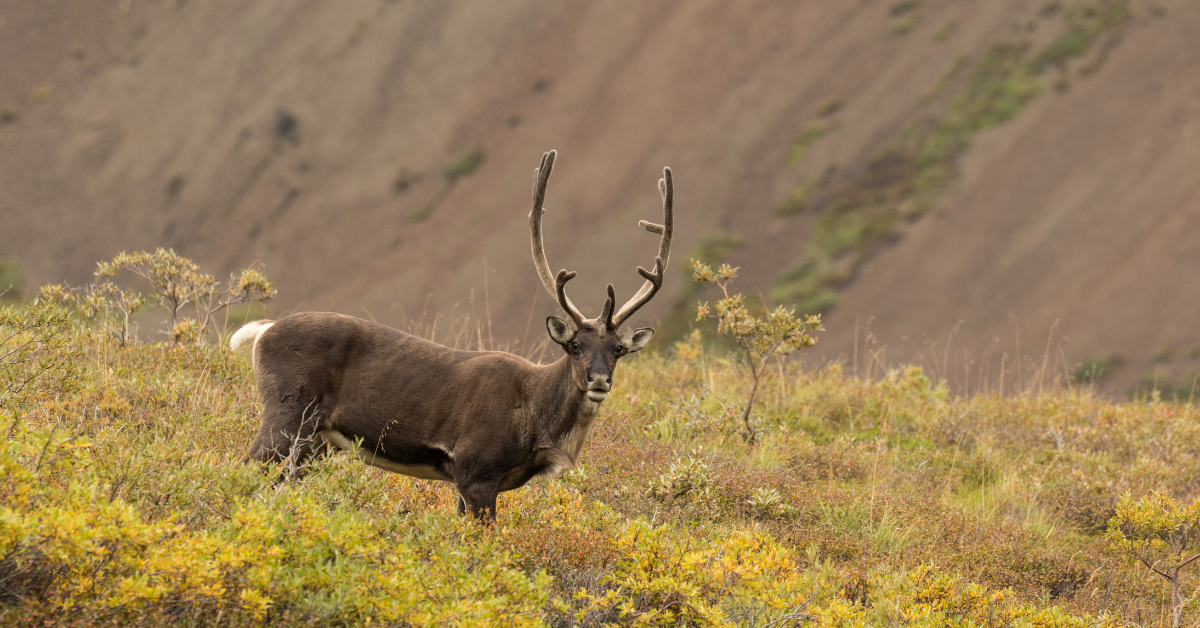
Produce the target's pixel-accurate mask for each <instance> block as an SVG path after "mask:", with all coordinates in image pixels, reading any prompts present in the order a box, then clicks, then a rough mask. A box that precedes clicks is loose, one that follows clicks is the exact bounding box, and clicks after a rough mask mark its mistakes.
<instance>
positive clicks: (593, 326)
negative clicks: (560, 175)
mask: <svg viewBox="0 0 1200 628" xmlns="http://www.w3.org/2000/svg"><path fill="white" fill-rule="evenodd" d="M556 154H557V153H556V152H555V151H550V152H548V153H545V154H544V155H542V164H541V165H540V166H538V168H537V169H536V170H534V174H533V210H532V211H530V212H529V234H530V239H531V240H532V243H531V244H532V248H533V264H534V267H536V268H537V272H538V277H540V278H541V280H542V286H544V287H545V288H546V292H548V293H550V297H551V298H553V299H554V300H556V301H557V302H558V305H559V307H561V308H562V309H563V311H564V312H566V313H567V316H569V317H570V318H571V323H567V321H564V320H562V319H561V318H558V317H556V316H550V317H547V318H546V329H547V331H549V332H550V338H551V339H552V340H553V341H554V342H556V343H558V344H559V346H561V347H562V348H563V351H565V352H566V353H567V356H568V359H569V360H570V362H571V379H572V381H573V382H574V383H575V386H576V387H577V388H578V389H579V391H580V392H581V393H583V394H586V395H587V398H588V399H589V400H591V401H594V402H597V403H599V402H601V401H604V398H605V397H606V396H608V391H609V390H611V389H612V382H613V369H614V368H616V365H617V360H618V359H620V358H621V357H622V356H624V355H627V354H630V353H634V352H636V351H640V350H641V349H642V348H643V347H645V346H646V344H647V343H648V342H650V338H652V337H653V336H654V329H653V328H650V327H640V328H638V329H634V330H631V331H626V332H624V333H621V332H620V331H619V328H620V327H621V324H622V323H624V322H625V321H626V320H627V319H628V318H629V317H630V316H632V315H633V313H634V312H636V311H638V309H639V308H641V307H642V306H643V305H645V304H646V303H647V302H649V301H650V299H652V298H654V295H655V293H657V292H658V290H659V288H662V281H663V271H664V270H666V267H667V259H668V258H669V257H670V255H671V229H672V220H671V206H672V202H673V200H674V199H673V194H674V192H673V188H672V185H671V169H670V168H663V178H661V179H659V180H658V191H659V193H660V194H661V195H662V199H663V223H662V224H661V225H659V224H655V223H651V222H647V221H645V220H642V221H640V222H639V223H638V225H639V226H641V227H642V228H644V229H645V230H646V231H649V232H651V233H657V234H659V235H660V236H662V237H661V238H660V240H659V244H658V257H657V258H655V260H654V271H653V272H651V271H648V270H646V269H645V268H642V267H641V266H638V268H637V272H638V274H639V275H641V276H642V277H644V278H645V279H646V283H644V284H642V287H641V288H640V289H639V290H638V291H637V293H636V294H634V295H633V297H631V298H630V299H629V301H627V302H626V303H625V305H622V306H621V308H620V309H618V310H616V311H614V310H613V306H614V305H615V304H616V302H617V297H616V292H615V291H614V290H613V285H612V284H611V283H610V284H608V298H607V299H606V300H605V302H604V309H603V311H602V312H601V313H600V316H598V317H596V318H592V319H588V318H584V316H583V314H581V313H580V312H579V308H576V307H575V304H574V303H572V302H571V299H570V297H568V296H567V293H566V285H567V282H568V281H570V280H572V279H574V278H575V275H576V273H575V272H574V271H568V270H566V269H563V270H560V271H558V274H557V275H551V274H550V264H549V263H548V262H547V261H546V249H545V247H544V246H543V245H542V215H543V214H545V213H546V209H545V207H543V203H544V202H545V199H546V183H547V182H548V181H549V180H550V171H551V170H552V169H553V168H554V157H555V155H556Z"/></svg>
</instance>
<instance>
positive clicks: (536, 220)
mask: <svg viewBox="0 0 1200 628" xmlns="http://www.w3.org/2000/svg"><path fill="white" fill-rule="evenodd" d="M557 154H558V151H553V150H552V151H550V152H548V153H545V154H543V155H542V165H540V166H538V168H537V170H534V171H533V210H532V211H530V212H529V239H530V240H531V241H532V246H533V266H534V267H535V268H537V273H538V277H540V278H541V279H542V286H543V287H544V288H546V292H549V293H550V298H552V299H555V300H556V301H558V305H559V306H560V307H562V309H563V311H564V312H566V313H567V315H568V316H570V317H571V320H573V321H575V327H576V329H578V328H579V327H581V326H582V324H583V320H584V318H583V314H581V313H580V312H579V308H576V307H575V304H574V303H571V299H569V298H567V293H566V292H565V291H564V290H563V286H564V284H566V283H567V282H568V281H570V280H571V279H573V278H574V277H575V273H573V272H567V271H566V270H561V271H559V272H558V276H557V277H555V276H554V275H551V274H550V264H549V263H548V262H547V261H546V249H545V247H544V246H542V214H544V213H546V210H545V209H544V208H543V207H542V203H544V202H545V201H546V183H547V182H548V181H550V171H551V170H553V169H554V157H555V155H557Z"/></svg>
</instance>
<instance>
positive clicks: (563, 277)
mask: <svg viewBox="0 0 1200 628" xmlns="http://www.w3.org/2000/svg"><path fill="white" fill-rule="evenodd" d="M574 278H575V271H568V270H567V269H565V268H564V269H562V270H560V271H558V276H557V277H555V278H554V296H555V297H556V298H557V299H558V304H559V305H560V306H562V309H563V310H564V311H566V313H567V315H569V316H570V317H571V320H573V321H575V329H582V328H583V326H584V325H583V323H584V318H583V314H580V313H579V310H577V309H575V306H574V305H571V300H570V299H568V298H567V282H568V281H571V280H572V279H574Z"/></svg>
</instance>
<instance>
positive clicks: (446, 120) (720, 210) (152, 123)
mask: <svg viewBox="0 0 1200 628" xmlns="http://www.w3.org/2000/svg"><path fill="white" fill-rule="evenodd" d="M1051 4H1058V3H1051ZM1066 4H1067V5H1068V7H1069V6H1071V3H1066ZM1047 7H1048V5H1047V3H1046V2H1044V1H1042V0H1035V1H1013V2H1005V3H997V2H987V3H980V2H969V3H968V2H962V1H961V0H940V1H938V0H928V1H925V2H921V3H897V2H871V1H867V2H853V3H850V2H839V3H830V2H817V1H809V2H799V3H797V2H791V1H781V0H756V1H750V2H738V3H730V2H690V3H667V2H641V3H628V2H559V3H553V4H552V5H546V4H545V3H534V2H509V3H491V2H462V3H434V2H401V1H394V0H347V1H345V2H336V3H335V2H281V1H278V0H265V1H262V2H255V3H246V2H234V1H230V0H212V1H210V2H185V1H184V0H176V1H174V2H166V3H164V2H156V3H149V2H143V1H139V0H122V1H121V2H110V3H103V4H101V3H94V2H82V1H79V0H16V1H14V2H9V3H6V4H5V5H4V7H3V8H0V60H2V61H0V108H10V107H11V108H15V110H16V111H17V112H18V115H17V116H16V118H15V119H5V120H0V132H2V133H3V134H4V135H3V140H2V143H0V214H2V216H3V227H2V228H0V255H4V256H10V257H15V258H17V259H19V260H20V262H21V264H22V265H23V268H24V269H25V272H26V273H27V275H28V277H29V282H30V283H31V284H33V285H37V284H40V283H45V282H49V281H58V280H64V279H65V280H69V281H73V282H81V281H84V280H86V279H87V277H88V273H89V272H90V270H91V268H92V267H93V266H92V265H93V262H94V261H96V260H99V259H103V258H106V257H110V256H111V255H113V254H114V253H116V252H117V251H119V250H130V249H141V248H153V247H157V246H166V247H174V248H175V249H176V250H178V251H180V252H181V253H183V254H185V255H188V256H190V257H193V258H195V259H196V260H197V261H199V262H200V263H201V265H202V266H203V267H204V268H205V269H208V270H210V271H214V272H217V273H223V272H227V271H230V270H233V269H236V268H240V267H243V266H245V265H247V264H250V263H254V262H261V263H262V264H263V265H264V266H265V269H266V271H267V273H268V275H269V276H270V277H272V278H273V279H275V280H276V283H277V286H278V287H279V288H280V299H279V301H278V303H277V305H276V306H275V309H276V310H277V311H278V312H283V311H289V310H293V309H336V310H339V311H344V312H348V313H356V314H360V315H370V316H373V317H375V318H377V319H379V320H381V321H384V322H393V323H395V322H399V321H400V320H401V319H402V317H403V316H405V315H408V316H410V317H411V316H413V315H414V313H415V312H417V311H419V310H421V309H422V307H423V306H424V305H425V304H426V303H428V307H429V308H430V310H431V311H437V312H443V313H450V312H452V311H459V312H462V311H466V310H468V309H469V308H470V307H471V301H472V299H474V301H475V307H476V308H477V309H479V308H482V307H483V306H484V305H485V302H486V305H487V306H488V309H489V311H490V312H491V319H492V322H493V324H494V332H493V333H494V334H495V335H496V336H498V337H501V338H509V337H520V336H522V335H523V334H524V333H525V329H526V325H527V323H528V321H529V320H530V317H531V316H532V317H533V319H534V320H535V321H537V320H540V319H541V318H542V317H543V316H545V315H546V314H550V313H554V312H555V309H556V308H555V307H553V306H552V304H550V303H549V301H548V299H546V297H545V295H544V293H543V292H542V290H541V288H540V286H539V285H538V282H537V279H536V275H535V274H534V272H533V268H532V264H531V262H530V259H529V249H528V233H527V222H526V215H527V212H528V206H529V189H530V182H531V174H532V170H533V167H534V166H535V165H536V164H537V161H538V159H539V158H540V155H541V153H542V151H543V150H547V149H549V148H557V149H558V150H559V152H560V159H559V163H558V166H557V168H556V170H555V175H554V178H553V180H552V181H551V184H550V192H549V195H548V200H547V207H548V213H547V216H546V230H547V236H546V237H547V247H548V252H549V257H550V261H551V264H552V265H553V266H554V267H555V268H558V267H567V268H571V269H573V270H577V271H579V275H580V276H579V278H578V279H576V280H575V281H574V282H572V284H571V287H570V289H571V294H572V295H574V300H575V301H576V302H579V303H581V305H583V306H586V309H587V310H590V311H592V312H594V311H596V310H598V308H599V306H600V305H601V303H602V296H603V286H604V284H605V283H607V282H610V281H611V282H613V283H614V284H616V286H617V291H618V296H619V297H621V298H624V296H627V295H629V294H630V293H631V292H632V291H633V290H634V289H635V288H636V287H637V286H638V285H639V284H640V281H641V280H640V278H639V277H637V275H636V274H635V272H634V267H635V266H636V265H639V264H640V265H644V266H648V265H650V264H651V262H652V256H653V252H654V249H655V246H656V238H655V237H654V236H651V235H649V234H646V233H645V232H642V231H640V230H638V229H637V227H636V222H637V220H638V219H650V220H657V219H658V216H659V212H660V205H659V199H658V195H657V191H656V189H655V182H656V180H657V178H658V176H659V172H660V170H661V168H662V166H664V165H670V166H671V167H672V168H673V169H674V171H675V174H676V190H677V196H676V199H677V201H676V206H677V213H676V217H677V219H678V220H677V225H678V228H677V244H676V246H675V256H674V259H673V264H672V270H671V271H670V279H669V281H670V283H669V284H668V286H667V289H666V290H667V292H668V293H669V294H667V295H666V296H662V297H660V298H659V299H657V300H656V301H655V302H653V303H652V304H651V305H649V306H647V308H646V309H645V310H644V311H643V312H642V313H640V314H639V315H638V316H637V317H636V318H637V319H639V320H636V321H633V322H634V323H639V322H641V321H653V320H654V319H656V318H660V317H662V316H664V315H665V314H667V313H668V312H669V311H670V310H671V308H672V307H674V306H675V305H676V298H675V297H676V296H677V295H679V294H680V291H681V290H682V289H684V288H685V285H686V280H685V273H684V272H683V270H682V269H683V267H684V266H685V265H686V261H687V258H688V254H689V253H690V252H691V251H693V250H694V249H695V247H696V246H697V245H698V244H699V243H700V242H701V239H702V237H703V234H705V233H708V232H711V231H715V230H719V231H726V232H731V233H734V234H737V235H740V236H742V237H743V238H744V239H745V240H746V241H748V242H751V243H753V244H752V245H751V246H746V247H743V248H741V249H739V250H737V251H735V252H734V253H733V254H732V256H731V257H730V261H731V262H732V263H735V264H739V265H742V266H743V269H744V270H743V279H741V280H739V281H740V282H741V284H742V288H743V289H744V290H747V291H762V292H764V293H765V292H767V291H768V290H769V289H770V286H771V285H772V284H773V283H774V282H775V281H776V279H777V278H778V277H779V276H780V274H781V273H782V272H783V270H784V269H785V268H787V267H788V266H790V265H791V264H792V263H793V262H794V261H795V260H796V259H797V257H798V255H800V254H801V253H802V252H803V250H804V249H805V247H806V246H807V245H808V243H809V241H810V236H811V232H812V228H813V221H814V217H813V215H812V213H811V212H801V213H799V214H798V215H794V216H790V217H783V216H780V215H779V214H778V213H777V211H776V207H777V206H778V205H779V203H780V201H781V200H782V199H783V198H785V197H786V196H787V195H788V193H789V190H791V189H792V188H793V187H795V186H796V185H797V184H798V183H799V182H801V181H804V180H808V179H809V178H814V177H820V176H821V175H822V173H825V172H836V173H839V174H838V175H837V176H840V177H843V178H846V177H853V175H854V173H855V172H859V171H862V169H863V168H864V167H865V166H864V165H865V164H867V163H868V162H869V160H870V158H871V156H872V155H873V154H875V153H876V152H877V151H878V150H879V149H880V147H881V146H885V145H887V144H888V143H889V142H891V141H893V140H894V138H895V137H896V136H897V134H898V133H900V132H901V129H902V128H903V126H904V124H905V123H906V122H908V121H911V120H912V119H913V117H914V116H917V115H920V114H921V112H922V111H923V107H924V106H925V104H924V101H923V100H922V97H923V95H925V94H927V93H929V91H930V89H931V87H932V86H934V85H936V84H937V83H938V81H939V77H942V76H944V72H945V70H946V68H947V67H948V66H950V65H951V64H952V63H953V62H954V61H955V60H956V59H959V58H964V59H976V58H979V56H980V55H982V54H983V53H985V52H986V51H987V50H988V49H989V48H990V47H991V46H992V45H993V44H995V43H996V42H997V41H1001V40H1011V39H1014V38H1019V39H1021V40H1023V41H1026V40H1027V41H1030V42H1033V43H1034V44H1035V45H1041V44H1042V43H1044V42H1045V41H1046V40H1047V39H1050V38H1053V36H1054V33H1055V32H1056V29H1060V28H1061V25H1060V22H1061V14H1062V11H1054V10H1047ZM1130 7H1131V14H1132V16H1133V17H1132V20H1131V21H1130V22H1129V24H1128V25H1127V26H1126V27H1125V28H1124V30H1123V31H1122V32H1121V35H1120V38H1119V42H1118V43H1115V45H1112V46H1106V47H1104V49H1103V50H1097V51H1092V52H1089V53H1088V56H1085V57H1082V58H1081V59H1080V60H1079V61H1077V62H1072V63H1073V64H1074V65H1069V66H1067V68H1066V70H1065V73H1064V76H1067V77H1068V78H1069V80H1068V81H1067V83H1066V84H1064V86H1065V90H1064V91H1057V90H1054V89H1051V88H1049V87H1047V89H1046V90H1045V93H1043V94H1042V95H1040V96H1038V97H1036V98H1034V99H1033V100H1031V101H1030V102H1029V104H1028V105H1027V106H1026V107H1025V110H1024V111H1022V112H1021V113H1020V115H1018V116H1016V117H1015V118H1014V119H1012V120H1010V121H1008V122H1005V123H1003V124H1001V125H999V126H997V127H995V128H993V129H990V130H987V131H984V132H983V133H980V134H978V135H976V136H975V137H974V138H973V139H972V140H971V144H970V149H969V150H968V151H967V152H966V153H965V154H964V155H963V157H962V159H960V160H959V164H960V166H961V177H959V178H958V179H957V181H956V183H955V184H953V186H952V187H951V188H950V189H949V190H948V191H947V193H945V194H943V195H942V197H941V200H940V201H939V203H938V204H937V208H936V210H935V211H934V212H933V213H931V214H929V215H927V216H926V217H924V218H921V219H919V220H916V221H913V222H911V223H903V224H902V225H901V226H900V227H898V228H897V230H896V232H895V234H893V235H894V236H898V237H891V238H888V239H885V240H880V243H879V244H878V245H876V246H874V247H873V248H872V249H871V254H870V255H869V256H868V257H867V258H864V259H865V260H866V261H865V263H863V264H862V265H861V266H858V267H856V269H855V271H856V272H855V274H854V280H853V281H851V282H849V284H848V285H846V286H844V287H842V288H840V290H841V294H840V297H841V304H840V305H839V306H838V307H837V308H835V309H833V310H832V311H831V312H830V313H829V314H828V315H827V319H826V321H827V322H826V327H827V328H828V329H829V332H828V333H827V334H826V335H825V336H824V338H823V346H822V348H821V354H820V355H822V356H824V357H828V358H837V357H838V356H847V359H848V361H850V362H851V363H852V364H853V363H854V358H853V357H850V356H851V355H852V354H853V353H854V347H855V346H859V347H860V353H862V351H861V347H862V346H863V342H862V336H863V329H864V328H865V322H866V321H867V320H871V330H872V331H873V333H874V334H875V337H876V338H877V343H876V344H875V345H872V346H873V347H874V348H875V349H879V348H880V347H881V346H883V345H884V344H886V346H887V351H886V357H887V359H888V360H889V361H899V360H913V359H922V357H928V356H929V355H931V354H932V353H937V352H940V351H941V348H940V347H939V348H938V349H937V350H936V351H935V352H931V351H930V346H929V345H928V344H926V341H925V339H926V338H938V339H939V341H941V340H942V339H944V337H945V336H946V334H948V333H949V331H950V329H951V328H952V327H954V325H955V324H956V323H957V321H959V320H962V321H965V322H964V323H963V325H962V327H961V329H960V330H959V334H958V336H957V338H956V340H955V343H956V344H955V349H954V351H955V352H958V351H960V349H959V348H958V347H965V348H968V349H969V351H973V352H974V355H976V356H981V355H982V352H984V351H985V349H986V347H987V346H988V344H989V343H990V342H991V341H992V339H993V338H995V337H1001V338H1002V339H1003V340H1004V341H1005V342H1011V341H1012V340H1013V336H1014V333H1013V331H1012V325H1011V324H1010V322H1009V320H1010V319H1009V312H1012V313H1013V314H1014V315H1015V316H1016V318H1017V320H1019V321H1020V325H1021V335H1022V337H1023V338H1036V339H1038V341H1039V342H1041V341H1044V339H1045V337H1046V336H1047V334H1049V331H1050V327H1051V325H1052V324H1053V323H1054V321H1056V320H1057V321H1059V323H1058V328H1057V329H1058V332H1059V333H1060V334H1061V335H1064V336H1066V337H1069V338H1070V342H1069V343H1067V344H1065V345H1064V346H1065V349H1066V353H1067V356H1068V360H1070V361H1078V360H1080V359H1082V358H1084V357H1087V356H1089V355H1093V354H1110V353H1118V354H1120V355H1122V356H1124V358H1125V362H1126V365H1125V367H1124V370H1123V371H1122V372H1121V374H1120V377H1119V378H1118V379H1117V380H1115V382H1114V384H1113V385H1114V387H1115V388H1116V389H1119V388H1123V387H1128V386H1129V385H1130V383H1132V381H1133V379H1134V378H1135V377H1136V376H1138V375H1141V374H1143V373H1145V372H1148V371H1149V369H1150V368H1151V360H1152V359H1153V356H1154V355H1155V354H1159V360H1160V361H1163V360H1164V359H1166V358H1168V357H1170V356H1169V355H1168V353H1169V352H1166V351H1163V349H1166V348H1171V347H1173V348H1174V355H1175V356H1177V357H1175V358H1174V360H1173V361H1171V362H1169V363H1167V364H1166V365H1165V367H1163V368H1166V369H1168V370H1170V374H1171V375H1173V376H1175V377H1182V376H1183V375H1184V374H1186V373H1190V372H1191V366H1190V365H1191V362H1190V360H1191V358H1189V357H1188V355H1189V354H1190V351H1191V347H1192V344H1191V343H1196V342H1200V334H1193V333H1192V332H1191V329H1190V323H1191V322H1192V321H1194V320H1196V315H1197V314H1198V313H1200V312H1197V310H1198V309H1200V300H1197V299H1196V298H1194V297H1191V296H1190V294H1189V286H1190V285H1192V284H1193V283H1195V279H1197V278H1198V277H1197V274H1198V271H1196V270H1193V268H1195V267H1196V265H1195V264H1189V262H1190V261H1191V259H1193V258H1194V255H1192V254H1191V253H1192V252H1193V251H1195V249H1197V248H1198V247H1200V230H1196V229H1189V226H1190V221H1189V218H1190V217H1192V216H1194V215H1195V214H1197V213H1200V203H1198V201H1200V197H1198V196H1197V195H1198V193H1200V192H1198V188H1200V177H1198V176H1197V175H1196V174H1195V173H1196V167H1195V164H1196V163H1197V159H1196V157H1197V155H1196V152H1197V150H1198V149H1200V83H1198V82H1196V81H1195V80H1193V79H1194V77H1195V76H1196V70H1197V68H1198V67H1200V44H1198V43H1197V38H1196V37H1194V33H1196V32H1200V9H1198V8H1196V7H1195V6H1193V3H1189V2H1187V1H1186V0H1177V1H1175V2H1161V3H1158V4H1156V5H1154V6H1151V5H1149V4H1145V3H1141V2H1133V3H1131V4H1130ZM1115 41H1117V40H1115V39H1114V42H1115ZM1081 64H1089V65H1087V72H1086V74H1087V76H1081V75H1080V69H1081V67H1082V66H1081ZM1040 80H1043V81H1044V82H1045V83H1046V85H1047V86H1049V85H1050V83H1051V82H1052V80H1053V74H1052V73H1048V74H1046V76H1044V77H1042V78H1041V79H1040ZM835 102H836V103H840V107H839V108H838V110H837V111H836V113H834V114H832V115H834V116H836V122H837V124H836V125H835V126H834V127H833V128H832V130H831V131H830V132H828V133H826V134H825V135H824V136H823V137H821V138H820V139H819V140H817V141H815V142H814V143H812V145H811V146H810V147H809V149H808V151H807V152H806V153H805V154H804V156H803V157H802V158H801V159H799V160H798V161H794V162H792V163H789V154H790V153H791V152H792V151H793V146H794V143H795V141H796V138H797V136H798V135H799V134H801V132H802V130H803V129H804V128H805V125H806V124H809V123H810V122H811V121H813V120H815V119H817V118H819V117H820V116H821V115H822V114H821V113H820V110H821V108H822V105H823V103H824V104H828V103H835ZM830 108H831V107H830V106H828V105H827V106H826V114H828V109H830ZM10 117H11V116H10ZM475 151H481V152H479V153H477V154H479V155H482V156H483V161H482V163H481V164H480V165H479V166H478V168H477V169H474V170H473V171H471V172H469V173H467V174H463V175H461V176H448V175H447V174H446V172H447V170H446V169H447V167H448V166H449V165H450V164H452V163H454V162H456V160H459V159H460V158H462V157H463V156H469V155H470V154H471V153H472V152H475ZM468 161H469V159H468ZM460 165H461V164H460ZM831 167H835V168H833V169H831ZM466 170H471V169H470V168H466ZM884 242H888V243H891V244H887V245H885V244H883V243H884ZM535 298H536V301H534V302H532V303H531V301H533V300H534V299H535ZM456 307H457V310H456ZM856 322H857V323H858V324H857V325H856ZM540 327H541V325H540V323H536V324H535V325H534V332H533V333H534V334H540V333H542V332H541V331H540ZM856 329H857V334H856ZM856 337H858V338H859V340H858V344H857V345H856ZM905 339H910V340H905ZM958 343H962V344H958ZM1027 344H1028V343H1027ZM1025 349H1026V351H1028V347H1025ZM1036 353H1037V354H1038V355H1040V353H1041V350H1040V347H1039V349H1038V350H1037V351H1036ZM939 359H940V358H939ZM860 360H861V357H860ZM960 362H961V360H960ZM1196 366H1197V367H1200V362H1197V363H1196ZM956 368H962V366H961V365H960V366H958V367H956ZM1122 378H1123V379H1122Z"/></svg>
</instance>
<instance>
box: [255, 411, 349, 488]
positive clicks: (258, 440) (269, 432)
mask: <svg viewBox="0 0 1200 628" xmlns="http://www.w3.org/2000/svg"><path fill="white" fill-rule="evenodd" d="M318 401H319V400H318V399H313V400H312V401H310V402H309V403H308V404H306V405H304V406H300V405H299V404H289V403H286V402H283V403H278V404H267V405H265V406H264V408H263V416H262V421H261V423H260V424H259V427H258V434H257V435H256V436H255V437H254V442H252V443H251V444H250V451H249V452H247V454H246V457H245V458H243V459H242V461H243V462H249V461H251V460H253V461H255V462H259V463H263V464H274V463H280V462H285V463H286V468H285V469H284V473H285V476H286V477H299V476H300V475H303V473H302V470H303V467H304V465H305V464H306V463H307V462H308V460H309V459H310V458H312V456H313V455H314V454H316V453H319V452H321V451H323V450H325V449H327V448H328V447H327V445H328V443H326V441H325V439H324V438H323V437H322V436H321V435H320V433H319V429H318V427H319V426H318V423H319V422H318V419H317V412H316V407H317V405H318Z"/></svg>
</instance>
